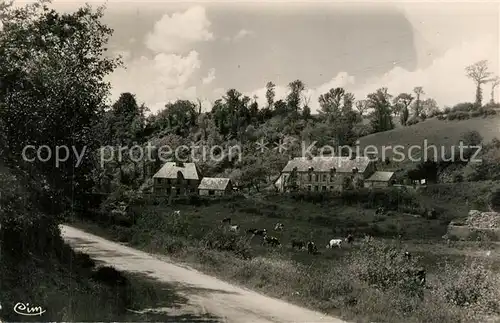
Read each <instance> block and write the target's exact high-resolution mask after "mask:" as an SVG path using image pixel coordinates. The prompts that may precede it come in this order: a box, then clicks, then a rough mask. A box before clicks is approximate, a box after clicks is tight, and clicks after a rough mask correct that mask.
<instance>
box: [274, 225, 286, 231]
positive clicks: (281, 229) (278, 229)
mask: <svg viewBox="0 0 500 323" xmlns="http://www.w3.org/2000/svg"><path fill="white" fill-rule="evenodd" d="M283 228H284V225H283V223H276V225H275V226H274V231H283Z"/></svg>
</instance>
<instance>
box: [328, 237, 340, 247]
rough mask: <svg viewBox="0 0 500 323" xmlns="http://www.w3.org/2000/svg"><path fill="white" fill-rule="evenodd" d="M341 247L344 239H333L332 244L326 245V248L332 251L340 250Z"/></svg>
mask: <svg viewBox="0 0 500 323" xmlns="http://www.w3.org/2000/svg"><path fill="white" fill-rule="evenodd" d="M341 245H342V239H332V240H330V242H328V244H327V245H326V248H327V249H331V248H333V247H338V248H340V246H341Z"/></svg>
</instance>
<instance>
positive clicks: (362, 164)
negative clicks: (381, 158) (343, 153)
mask: <svg viewBox="0 0 500 323" xmlns="http://www.w3.org/2000/svg"><path fill="white" fill-rule="evenodd" d="M369 164H370V158H368V157H356V158H354V159H350V158H349V157H340V156H338V157H313V158H312V159H308V158H306V157H296V158H294V159H292V160H290V161H289V162H288V164H287V165H286V166H285V168H283V171H282V172H291V171H292V170H293V168H294V167H297V171H298V172H307V171H308V169H309V167H312V168H313V169H314V171H316V172H329V171H330V169H332V168H335V170H336V172H339V173H350V172H352V169H353V168H354V167H357V168H358V172H360V173H364V171H365V170H366V168H367V167H368V165H369Z"/></svg>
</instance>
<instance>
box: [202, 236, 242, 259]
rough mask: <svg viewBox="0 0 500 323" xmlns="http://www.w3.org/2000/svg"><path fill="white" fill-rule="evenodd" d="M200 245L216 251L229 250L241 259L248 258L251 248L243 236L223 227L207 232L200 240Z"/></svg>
mask: <svg viewBox="0 0 500 323" xmlns="http://www.w3.org/2000/svg"><path fill="white" fill-rule="evenodd" d="M201 243H202V246H203V247H206V248H209V249H214V250H217V251H230V252H231V253H233V254H234V255H236V256H237V257H239V258H242V259H250V258H251V252H252V248H251V247H250V245H249V243H248V242H247V240H246V239H245V238H244V237H240V236H238V235H237V234H235V233H232V232H227V231H225V230H224V229H215V230H213V231H211V232H209V233H208V234H207V235H206V236H205V237H204V238H203V239H202V241H201Z"/></svg>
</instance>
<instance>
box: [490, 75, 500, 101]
mask: <svg viewBox="0 0 500 323" xmlns="http://www.w3.org/2000/svg"><path fill="white" fill-rule="evenodd" d="M498 85H500V77H498V76H495V77H494V78H493V79H492V80H491V99H490V103H491V104H495V89H496V87H497V86H498Z"/></svg>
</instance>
